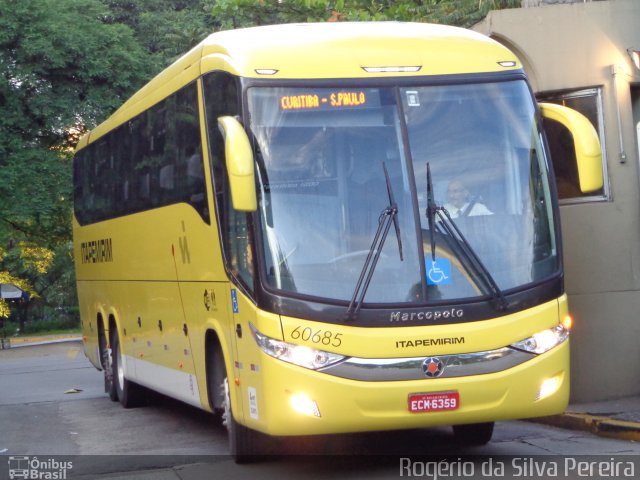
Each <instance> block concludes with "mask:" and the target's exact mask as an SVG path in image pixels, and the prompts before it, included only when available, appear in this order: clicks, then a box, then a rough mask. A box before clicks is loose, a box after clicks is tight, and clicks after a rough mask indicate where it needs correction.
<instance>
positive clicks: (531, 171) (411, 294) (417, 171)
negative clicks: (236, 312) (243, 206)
mask: <svg viewBox="0 0 640 480" xmlns="http://www.w3.org/2000/svg"><path fill="white" fill-rule="evenodd" d="M397 98H401V99H402V102H401V104H400V105H398V104H397V101H396V99H397ZM248 99H249V108H250V111H251V125H250V127H251V131H252V133H253V135H254V137H255V140H256V143H257V146H256V147H257V148H256V151H257V162H258V182H259V188H260V192H259V194H260V206H259V209H260V216H261V229H262V235H261V238H262V248H263V253H264V255H263V256H264V258H265V264H264V265H263V266H262V274H263V276H264V277H265V279H266V283H267V285H268V286H269V287H271V288H273V289H278V290H281V291H284V292H285V293H286V292H290V293H292V294H302V295H310V296H315V297H324V298H328V299H335V300H345V301H348V300H349V299H350V297H351V295H352V293H353V291H354V287H355V285H356V283H357V280H358V276H359V275H360V272H361V271H362V268H363V265H364V263H365V259H366V257H367V254H368V253H369V249H370V246H371V242H372V239H373V237H374V235H375V233H376V230H377V228H378V221H379V216H380V212H381V211H382V210H384V209H385V208H386V207H387V205H388V203H389V200H388V190H387V186H386V182H385V176H384V174H383V172H384V169H383V163H384V164H385V165H386V168H387V169H388V172H389V181H390V184H391V186H392V189H393V192H394V195H395V200H396V203H397V208H398V214H397V220H398V223H399V231H400V232H401V233H400V236H401V238H400V240H401V242H402V245H403V248H404V252H403V253H404V261H402V262H401V261H399V260H398V246H397V242H396V241H395V240H393V241H391V242H389V241H387V242H386V243H385V245H384V247H383V248H382V251H381V255H380V259H379V262H378V264H377V266H376V268H375V272H374V273H373V277H372V280H371V284H370V286H369V288H368V289H367V293H366V297H365V299H364V302H365V304H367V303H414V302H417V303H424V302H433V301H438V300H446V299H452V298H469V297H478V296H485V295H486V292H483V291H481V290H480V289H479V288H478V286H477V285H476V283H475V282H474V281H473V279H471V278H469V274H468V273H467V272H466V270H465V269H464V268H463V267H462V265H461V264H460V261H459V258H457V255H458V253H457V252H456V251H455V248H453V247H452V246H451V243H450V242H449V241H448V240H447V239H446V238H444V237H445V235H443V234H442V233H437V234H436V235H435V252H436V255H435V256H436V258H435V260H432V257H431V248H430V235H429V231H428V229H429V226H428V222H427V218H426V216H425V209H426V170H425V169H426V164H427V162H428V163H430V165H431V170H432V174H433V188H434V196H435V201H436V202H437V204H438V205H442V206H445V208H447V209H448V210H449V211H450V212H451V216H452V217H453V218H455V221H456V224H457V225H458V226H459V227H460V229H461V230H462V231H463V232H464V235H465V237H466V238H467V240H468V241H469V243H470V244H471V245H472V247H473V249H474V250H475V251H476V252H477V253H478V256H479V257H480V258H481V259H482V262H483V263H484V264H485V265H486V266H487V268H488V270H489V271H490V272H491V275H492V276H493V277H494V278H495V280H496V282H497V284H498V286H499V287H500V289H502V290H508V289H510V288H516V287H518V286H521V285H525V284H528V283H531V282H534V281H536V280H539V279H541V278H544V277H546V276H548V275H550V274H552V273H554V272H555V271H556V269H557V258H556V250H555V243H554V235H555V234H554V232H553V231H552V226H553V222H552V220H551V210H550V208H551V203H550V202H549V188H548V183H547V177H546V175H547V172H546V167H545V164H544V161H543V158H541V156H540V155H541V153H540V152H541V149H540V140H539V135H538V134H537V132H536V127H535V122H534V112H533V104H532V100H531V98H530V94H529V92H528V90H527V89H526V86H525V84H524V82H503V83H499V84H481V85H461V86H446V87H415V88H402V89H397V90H396V89H394V88H366V89H358V90H350V89H337V90H336V89H327V88H317V89H303V88H262V87H260V88H258V87H255V88H251V89H249V91H248ZM403 132H405V134H408V144H409V152H405V150H404V144H405V142H403V140H402V139H403ZM450 207H451V208H450ZM420 232H421V233H420ZM418 240H419V241H418Z"/></svg>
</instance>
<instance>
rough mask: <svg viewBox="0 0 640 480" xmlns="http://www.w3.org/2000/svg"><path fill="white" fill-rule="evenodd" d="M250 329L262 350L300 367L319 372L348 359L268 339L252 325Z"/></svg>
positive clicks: (335, 354)
mask: <svg viewBox="0 0 640 480" xmlns="http://www.w3.org/2000/svg"><path fill="white" fill-rule="evenodd" d="M249 328H250V329H251V334H252V335H253V338H254V339H255V340H256V343H257V344H258V346H259V347H260V350H262V351H263V352H264V353H266V354H267V355H270V356H272V357H273V358H277V359H279V360H283V361H285V362H289V363H293V364H294V365H298V366H300V367H304V368H309V369H311V370H319V369H321V368H324V367H328V366H329V365H332V364H334V363H337V362H340V361H342V360H344V359H345V358H347V357H345V356H344V355H338V354H337V353H331V352H325V351H324V350H316V349H314V348H310V347H307V346H304V345H294V344H292V343H287V342H283V341H281V340H276V339H275V338H271V337H267V336H266V335H263V334H262V333H260V332H259V331H258V330H257V329H256V327H254V326H253V325H252V324H251V323H249Z"/></svg>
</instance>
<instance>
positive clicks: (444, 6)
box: [0, 0, 520, 328]
mask: <svg viewBox="0 0 640 480" xmlns="http://www.w3.org/2000/svg"><path fill="white" fill-rule="evenodd" d="M519 4H520V0H399V1H391V0H385V1H383V0H331V1H325V0H20V1H15V0H0V113H1V115H0V282H5V283H15V284H16V285H18V286H20V287H21V288H23V289H24V290H26V291H28V292H29V293H30V295H31V297H32V299H35V300H32V301H30V302H22V303H17V304H15V303H12V304H10V305H9V304H7V303H4V302H2V301H0V318H2V317H6V316H8V315H9V313H11V317H12V318H13V319H14V320H19V321H20V323H21V328H23V327H24V326H25V324H27V325H28V324H29V322H30V321H33V320H34V319H43V318H45V317H47V318H49V317H51V316H52V315H54V314H56V312H58V313H59V312H73V311H74V310H73V309H74V306H75V305H76V299H75V279H74V274H73V259H72V248H71V231H70V230H71V229H70V224H71V210H72V193H73V192H72V173H71V155H72V154H71V152H72V151H73V148H74V147H75V144H76V143H77V141H78V139H79V137H80V136H81V135H82V134H83V133H84V132H85V131H86V130H87V129H90V128H92V127H94V126H95V125H96V124H98V123H99V122H100V121H102V120H103V119H104V118H105V117H106V116H108V115H109V114H110V113H111V112H113V111H114V110H115V108H117V107H118V106H119V105H121V104H122V102H123V101H124V100H125V99H126V98H128V97H129V96H130V95H131V94H132V93H133V92H134V91H135V90H136V89H137V88H139V87H140V86H141V85H142V84H143V83H144V82H145V81H147V80H148V79H149V78H151V77H152V76H153V75H154V74H155V73H157V72H159V71H160V70H161V69H162V68H163V67H164V66H166V65H167V64H169V63H170V62H171V61H172V60H174V59H175V58H176V57H177V56H178V55H181V54H182V53H184V52H186V51H187V50H189V49H190V48H191V47H193V46H194V45H196V44H197V43H198V42H199V41H200V40H202V39H203V38H204V37H205V36H206V35H207V34H208V33H210V32H211V31H213V30H219V29H230V28H238V27H247V26H253V25H263V24H274V23H290V22H324V21H344V20H349V21H364V20H403V21H420V22H434V23H448V24H454V25H461V26H469V25H471V24H473V23H475V22H476V21H478V20H480V19H481V18H482V17H483V16H484V15H485V14H486V13H487V12H488V11H489V9H497V8H507V7H514V6H519ZM292 41H295V39H292ZM9 306H10V307H11V312H9ZM69 315H70V316H71V317H73V318H75V319H76V320H77V312H76V313H70V314H69Z"/></svg>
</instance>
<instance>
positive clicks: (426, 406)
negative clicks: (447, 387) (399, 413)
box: [409, 392, 460, 413]
mask: <svg viewBox="0 0 640 480" xmlns="http://www.w3.org/2000/svg"><path fill="white" fill-rule="evenodd" d="M459 407H460V393H459V392H438V393H412V394H411V395H409V411H410V412H413V413H421V412H443V411H446V410H457V409H458V408H459Z"/></svg>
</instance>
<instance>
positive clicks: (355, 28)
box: [79, 22, 522, 147]
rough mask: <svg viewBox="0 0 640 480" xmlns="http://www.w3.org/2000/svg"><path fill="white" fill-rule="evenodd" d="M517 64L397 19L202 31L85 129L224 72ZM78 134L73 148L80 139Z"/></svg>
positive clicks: (392, 73) (347, 73) (300, 74)
mask: <svg viewBox="0 0 640 480" xmlns="http://www.w3.org/2000/svg"><path fill="white" fill-rule="evenodd" d="M520 68H522V65H521V63H520V62H519V61H518V59H517V58H516V56H515V55H514V54H513V53H512V52H510V51H509V50H508V49H507V48H505V47H504V46H502V45H500V44H499V43H498V42H495V41H494V40H491V39H490V38H488V37H486V36H484V35H481V34H479V33H476V32H473V31H471V30H466V29H463V28H458V27H451V26H445V25H435V24H427V23H404V22H357V23H356V22H325V23H308V24H285V25H271V26H261V27H252V28H244V29H238V30H227V31H222V32H216V33H213V34H211V35H209V36H208V37H207V38H206V39H205V40H203V41H202V42H201V43H200V44H198V45H197V46H196V47H194V48H193V49H191V50H190V51H189V52H187V53H186V54H184V55H183V56H182V57H180V58H179V59H178V60H176V61H175V62H174V63H173V64H172V65H170V66H169V67H167V68H166V69H165V70H163V71H162V72H161V73H160V74H158V75H157V76H156V77H155V78H154V79H153V80H151V81H150V82H149V83H148V84H146V85H145V86H144V87H143V88H142V89H140V90H139V91H138V92H137V93H136V94H134V95H133V96H132V97H131V98H130V99H129V100H127V101H126V102H125V103H124V104H123V105H122V106H121V107H120V108H119V109H118V110H117V111H116V112H115V113H114V114H113V115H112V116H111V117H110V118H109V119H108V120H107V121H105V122H104V123H103V124H101V125H100V126H99V127H97V128H96V129H95V130H94V131H93V132H91V134H90V135H91V140H95V139H97V138H99V137H100V136H102V135H103V134H104V133H106V132H107V131H109V130H110V129H112V128H114V127H116V126H117V125H119V124H121V123H123V122H125V121H127V120H128V119H130V118H132V117H134V116H135V115H137V114H139V113H140V112H142V111H144V110H145V109H147V108H149V107H150V106H152V105H154V104H155V103H157V102H158V101H160V100H161V99H163V98H165V97H166V96H168V95H170V94H171V93H173V92H174V91H176V90H178V89H179V88H181V87H182V86H184V85H186V84H187V83H189V82H191V81H193V80H195V79H196V78H197V77H198V76H200V75H201V74H203V73H206V72H207V71H211V70H224V71H228V72H229V73H232V74H234V75H238V76H241V77H248V78H265V79H273V80H276V79H329V78H376V77H377V78H381V77H398V76H403V77H406V76H433V75H447V74H465V73H484V72H498V71H505V70H516V69H520ZM88 140H89V139H88V138H84V139H83V141H81V143H80V144H79V147H80V146H82V145H84V144H86V143H87V141H88Z"/></svg>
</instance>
